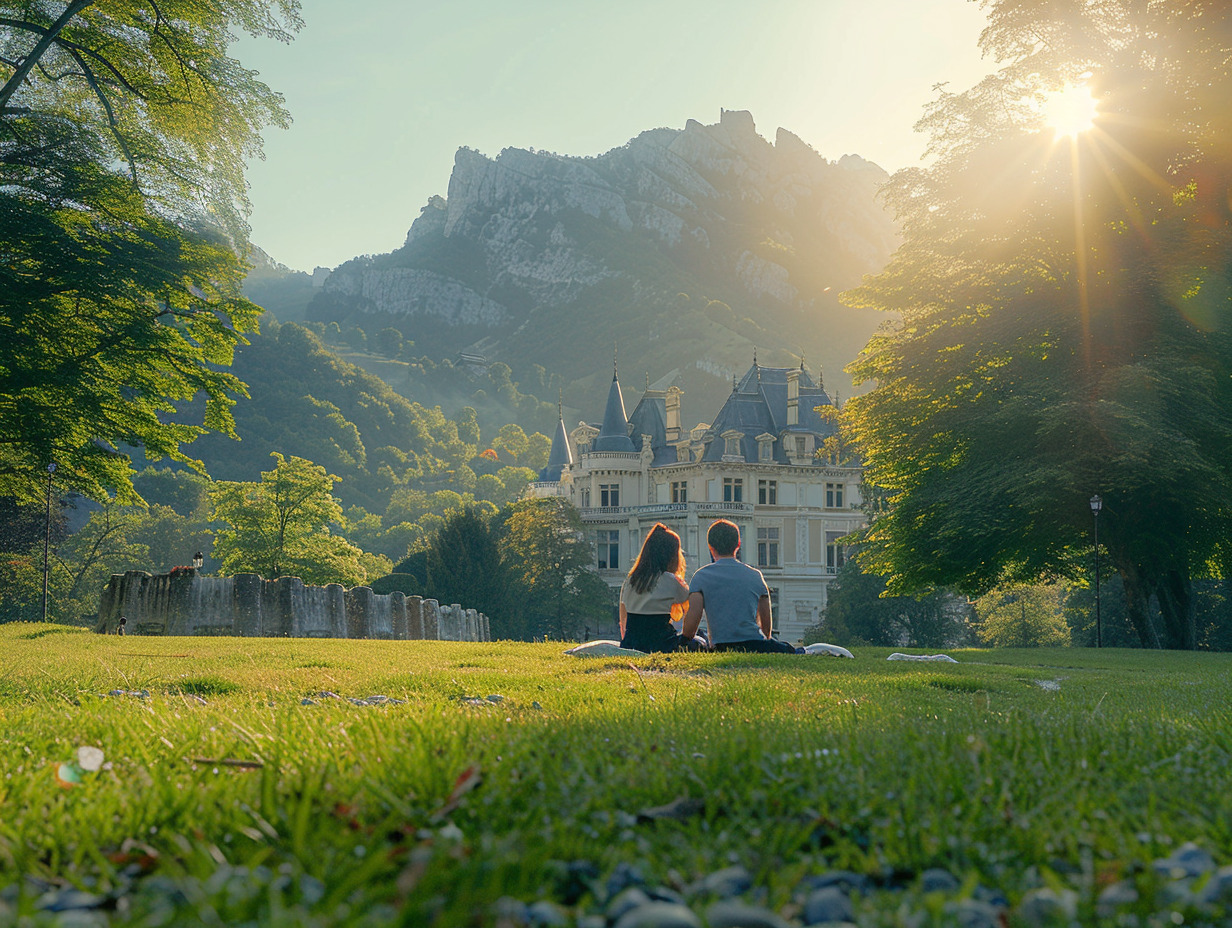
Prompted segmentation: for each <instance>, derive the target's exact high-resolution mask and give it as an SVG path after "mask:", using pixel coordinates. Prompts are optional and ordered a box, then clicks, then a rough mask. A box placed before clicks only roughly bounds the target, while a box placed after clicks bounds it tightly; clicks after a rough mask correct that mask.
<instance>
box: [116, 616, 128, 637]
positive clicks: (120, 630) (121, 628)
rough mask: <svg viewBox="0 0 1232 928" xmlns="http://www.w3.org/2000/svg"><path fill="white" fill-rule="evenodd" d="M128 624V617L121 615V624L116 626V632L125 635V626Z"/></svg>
mask: <svg viewBox="0 0 1232 928" xmlns="http://www.w3.org/2000/svg"><path fill="white" fill-rule="evenodd" d="M126 625H128V619H127V618H125V617H124V616H120V624H119V626H118V627H117V628H116V634H117V635H123V634H124V627H125V626H126Z"/></svg>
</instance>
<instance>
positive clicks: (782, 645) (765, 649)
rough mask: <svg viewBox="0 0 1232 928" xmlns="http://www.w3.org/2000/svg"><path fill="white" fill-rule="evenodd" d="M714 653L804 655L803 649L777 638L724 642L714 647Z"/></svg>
mask: <svg viewBox="0 0 1232 928" xmlns="http://www.w3.org/2000/svg"><path fill="white" fill-rule="evenodd" d="M714 650H716V651H744V652H747V653H752V654H804V653H805V650H804V648H797V647H796V646H795V645H792V644H788V643H787V642H786V641H779V640H778V639H777V638H758V639H756V640H755V641H725V642H724V643H723V644H716V645H715V646H714Z"/></svg>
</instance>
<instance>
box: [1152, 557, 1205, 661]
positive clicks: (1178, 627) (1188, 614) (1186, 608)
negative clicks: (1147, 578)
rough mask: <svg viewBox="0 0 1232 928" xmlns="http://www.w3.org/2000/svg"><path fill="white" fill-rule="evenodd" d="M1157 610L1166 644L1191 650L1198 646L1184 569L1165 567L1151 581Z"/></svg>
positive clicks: (1192, 602) (1186, 575) (1191, 592)
mask: <svg viewBox="0 0 1232 928" xmlns="http://www.w3.org/2000/svg"><path fill="white" fill-rule="evenodd" d="M1155 596H1156V597H1157V598H1158V600H1159V611H1160V614H1161V615H1162V616H1163V619H1164V630H1165V631H1166V632H1167V636H1168V637H1167V641H1166V642H1165V643H1166V645H1167V646H1168V647H1169V648H1178V649H1181V650H1184V651H1192V650H1194V649H1195V648H1196V647H1197V646H1198V630H1197V623H1196V621H1195V617H1194V598H1193V584H1192V583H1191V581H1190V579H1189V575H1188V574H1187V573H1182V572H1181V571H1180V570H1175V569H1174V570H1169V571H1168V572H1167V573H1166V574H1165V575H1164V576H1163V578H1162V579H1161V580H1160V581H1159V583H1157V584H1156V585H1155Z"/></svg>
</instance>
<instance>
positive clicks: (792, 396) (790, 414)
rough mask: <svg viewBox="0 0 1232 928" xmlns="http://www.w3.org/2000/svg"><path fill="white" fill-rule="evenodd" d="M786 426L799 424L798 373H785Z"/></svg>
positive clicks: (794, 371) (795, 371)
mask: <svg viewBox="0 0 1232 928" xmlns="http://www.w3.org/2000/svg"><path fill="white" fill-rule="evenodd" d="M787 424H788V425H799V424H800V372H799V371H798V370H793V371H788V372H787Z"/></svg>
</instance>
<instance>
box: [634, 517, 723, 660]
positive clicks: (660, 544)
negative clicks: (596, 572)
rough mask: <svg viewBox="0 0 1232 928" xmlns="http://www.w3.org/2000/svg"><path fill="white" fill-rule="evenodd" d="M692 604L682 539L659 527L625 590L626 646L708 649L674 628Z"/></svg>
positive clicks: (644, 545) (645, 544)
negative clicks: (685, 572) (675, 622)
mask: <svg viewBox="0 0 1232 928" xmlns="http://www.w3.org/2000/svg"><path fill="white" fill-rule="evenodd" d="M688 601H689V588H688V587H687V586H685V584H684V554H683V553H682V552H681V550H680V536H679V535H677V534H676V533H675V532H673V531H672V530H671V529H670V528H668V527H667V526H666V525H664V524H663V523H662V522H656V523H655V524H654V528H652V529H651V530H650V532H649V533H648V534H647V535H646V540H645V541H643V542H642V550H641V551H640V552H639V553H638V555H637V561H635V562H634V564H633V567H632V568H631V569H630V570H629V576H628V577H626V578H625V582H624V583H623V584H622V585H621V587H620V646H621V647H622V648H633V649H635V650H638V651H647V652H652V651H678V650H681V649H688V650H703V649H704V648H705V647H706V644H705V639H698V638H697V637H696V635H695V634H694V635H689V636H688V640H687V641H686V640H685V639H684V638H682V637H681V635H680V634H679V632H678V631H677V629H676V626H674V625H673V624H672V620H673V619H675V620H677V621H679V620H680V619H681V618H682V617H683V616H684V611H685V604H686V603H687V602H688ZM693 631H694V632H695V633H696V631H697V629H696V628H694V629H693Z"/></svg>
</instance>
